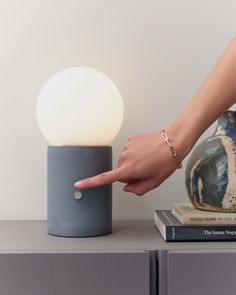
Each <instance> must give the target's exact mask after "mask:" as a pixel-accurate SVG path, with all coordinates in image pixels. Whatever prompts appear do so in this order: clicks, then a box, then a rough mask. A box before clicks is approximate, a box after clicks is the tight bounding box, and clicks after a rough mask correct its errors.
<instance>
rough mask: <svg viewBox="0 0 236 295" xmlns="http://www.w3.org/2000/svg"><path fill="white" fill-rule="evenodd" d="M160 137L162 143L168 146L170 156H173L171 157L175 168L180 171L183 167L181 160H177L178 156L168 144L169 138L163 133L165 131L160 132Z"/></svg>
mask: <svg viewBox="0 0 236 295" xmlns="http://www.w3.org/2000/svg"><path fill="white" fill-rule="evenodd" d="M161 136H162V138H163V139H164V141H165V142H166V144H167V145H168V147H169V149H170V152H171V154H172V155H173V157H174V158H175V161H176V164H177V168H178V169H181V168H182V167H183V165H182V163H181V160H180V158H179V155H178V153H177V151H176V149H175V148H174V147H173V145H171V144H170V141H169V138H168V136H167V135H166V133H165V130H161Z"/></svg>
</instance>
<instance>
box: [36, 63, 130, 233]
mask: <svg viewBox="0 0 236 295" xmlns="http://www.w3.org/2000/svg"><path fill="white" fill-rule="evenodd" d="M123 112H124V107H123V101H122V97H121V94H120V91H119V89H118V88H117V86H116V85H115V84H114V82H113V81H112V80H111V79H110V78H108V77H107V76H106V75H104V74H103V73H101V72H98V71H97V70H94V69H90V68H86V67H74V68H69V69H65V70H63V71H61V72H59V73H57V74H55V75H54V76H53V77H52V78H50V79H49V80H48V81H47V82H46V84H45V85H44V86H43V88H42V90H41V91H40V93H39V97H38V101H37V120H38V125H39V128H40V130H41V132H42V134H43V135H44V137H45V138H46V139H47V141H48V142H49V143H50V145H49V146H48V155H47V210H48V211H47V219H48V233H49V234H51V235H56V236H64V237H91V236H98V235H105V234H109V233H111V231H112V185H111V184H109V185H104V186H100V187H96V188H90V189H85V190H77V189H75V188H74V183H75V182H76V181H79V180H81V179H84V178H87V177H92V176H95V175H97V174H100V173H103V172H105V171H109V170H111V169H112V147H111V142H112V140H113V139H114V138H115V136H116V135H117V133H118V131H119V129H120V127H121V124H122V121H123Z"/></svg>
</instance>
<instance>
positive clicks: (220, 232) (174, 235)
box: [166, 225, 236, 241]
mask: <svg viewBox="0 0 236 295" xmlns="http://www.w3.org/2000/svg"><path fill="white" fill-rule="evenodd" d="M166 241H236V227H235V226H209V225H208V226H207V227H205V226H197V227H196V226H174V225H173V226H171V225H167V226H166Z"/></svg>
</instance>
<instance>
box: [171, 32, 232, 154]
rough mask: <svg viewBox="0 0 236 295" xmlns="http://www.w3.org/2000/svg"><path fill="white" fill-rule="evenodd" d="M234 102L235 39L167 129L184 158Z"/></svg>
mask: <svg viewBox="0 0 236 295" xmlns="http://www.w3.org/2000/svg"><path fill="white" fill-rule="evenodd" d="M235 102H236V38H234V39H233V40H232V42H231V43H230V45H229V46H228V48H227V49H226V50H225V52H224V54H223V56H222V57H221V59H220V60H219V61H218V63H217V64H216V65H215V67H214V68H213V70H212V71H211V73H210V75H209V76H208V78H207V80H206V81H205V82H204V83H203V85H202V87H201V88H200V89H199V91H198V92H197V94H196V95H195V96H194V98H193V99H192V101H191V102H190V103H189V105H188V106H187V107H186V109H185V110H184V111H183V112H182V114H181V115H180V116H179V117H178V118H177V120H175V122H173V123H172V124H171V125H170V126H169V127H168V128H167V132H169V136H170V138H171V140H172V143H173V145H176V148H179V150H180V151H179V152H180V154H181V157H182V158H184V157H185V156H186V155H187V154H188V152H189V151H190V150H191V148H192V147H193V145H194V144H195V142H196V141H197V139H198V138H199V137H200V136H201V134H202V133H203V132H204V131H205V130H206V129H207V128H208V127H209V126H210V125H211V124H212V123H213V122H214V121H215V120H216V119H217V118H218V117H219V116H220V115H221V114H223V113H224V112H225V111H226V110H227V109H228V108H229V107H230V106H232V105H233V104H234V103H235Z"/></svg>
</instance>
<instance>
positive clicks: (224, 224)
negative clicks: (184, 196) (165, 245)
mask: <svg viewBox="0 0 236 295" xmlns="http://www.w3.org/2000/svg"><path fill="white" fill-rule="evenodd" d="M154 217H155V224H156V226H157V228H158V229H159V231H160V233H161V235H162V236H163V238H164V239H165V240H166V241H168V242H170V241H236V213H223V212H213V211H203V210H199V209H196V208H195V207H194V206H193V205H192V204H188V203H174V204H172V209H171V210H155V212H154Z"/></svg>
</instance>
